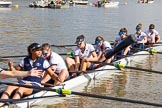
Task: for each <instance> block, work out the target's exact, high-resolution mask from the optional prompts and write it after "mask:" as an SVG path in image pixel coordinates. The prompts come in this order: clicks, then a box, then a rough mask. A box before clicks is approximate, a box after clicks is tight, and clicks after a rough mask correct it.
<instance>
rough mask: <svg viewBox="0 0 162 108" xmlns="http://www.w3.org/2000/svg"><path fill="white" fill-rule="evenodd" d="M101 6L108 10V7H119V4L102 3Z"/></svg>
mask: <svg viewBox="0 0 162 108" xmlns="http://www.w3.org/2000/svg"><path fill="white" fill-rule="evenodd" d="M103 6H104V7H105V8H109V7H118V6H119V2H112V1H110V2H107V3H104V4H103Z"/></svg>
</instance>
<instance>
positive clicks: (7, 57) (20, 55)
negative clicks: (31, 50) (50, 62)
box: [0, 55, 27, 58]
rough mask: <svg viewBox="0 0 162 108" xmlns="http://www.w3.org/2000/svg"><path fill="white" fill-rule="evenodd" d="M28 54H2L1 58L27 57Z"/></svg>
mask: <svg viewBox="0 0 162 108" xmlns="http://www.w3.org/2000/svg"><path fill="white" fill-rule="evenodd" d="M26 56H27V55H15V56H0V58H18V57H26Z"/></svg>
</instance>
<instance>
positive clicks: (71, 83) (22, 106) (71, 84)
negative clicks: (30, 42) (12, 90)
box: [3, 44, 162, 108]
mask: <svg viewBox="0 0 162 108" xmlns="http://www.w3.org/2000/svg"><path fill="white" fill-rule="evenodd" d="M153 48H154V49H156V50H157V51H160V50H162V45H160V44H159V45H155V46H154V47H153ZM142 54H143V55H142ZM145 54H148V56H149V52H148V51H139V52H136V53H134V54H133V56H128V57H125V58H122V59H120V60H118V61H115V62H120V63H122V64H124V65H129V63H130V62H131V61H136V60H138V61H139V57H140V60H143V59H146V58H147V57H148V56H146V55H145ZM141 56H142V57H141ZM108 69H114V70H111V71H108ZM115 69H116V68H115V67H114V66H110V65H105V66H102V67H100V68H98V69H96V70H94V72H93V73H87V74H83V75H81V76H78V77H75V78H73V79H71V80H68V81H66V82H64V83H63V84H62V85H61V86H55V87H53V89H58V88H63V87H64V88H65V89H72V88H75V87H77V86H79V85H81V84H83V83H86V82H88V81H89V80H91V79H93V78H94V77H95V78H99V77H101V76H103V75H104V74H106V73H107V72H108V73H109V74H108V75H107V76H111V75H113V74H114V73H116V72H119V70H115ZM97 70H98V71H97ZM63 85H64V86H63ZM54 95H58V94H57V93H55V92H50V91H40V92H38V93H35V94H33V95H30V96H28V97H25V98H37V97H44V96H54ZM41 101H42V99H37V100H27V101H22V102H21V103H15V104H12V105H10V107H12V108H13V107H14V108H27V107H29V106H33V105H35V104H38V103H39V102H41ZM8 107H9V106H7V105H6V106H4V107H3V108H8Z"/></svg>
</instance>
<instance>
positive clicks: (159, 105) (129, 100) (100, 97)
mask: <svg viewBox="0 0 162 108" xmlns="http://www.w3.org/2000/svg"><path fill="white" fill-rule="evenodd" d="M71 94H75V95H79V96H87V97H93V98H99V99H109V100H115V101H121V102H129V103H137V104H142V105H151V106H158V107H162V104H158V103H152V102H145V101H138V100H132V99H125V98H117V97H110V96H101V95H95V94H86V93H80V92H74V91H72V92H71Z"/></svg>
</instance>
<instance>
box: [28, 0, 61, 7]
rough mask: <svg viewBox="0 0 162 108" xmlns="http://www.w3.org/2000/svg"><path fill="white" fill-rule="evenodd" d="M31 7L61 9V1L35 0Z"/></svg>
mask: <svg viewBox="0 0 162 108" xmlns="http://www.w3.org/2000/svg"><path fill="white" fill-rule="evenodd" d="M29 7H31V8H52V9H61V3H51V2H48V0H41V1H34V2H32V3H30V4H29Z"/></svg>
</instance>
